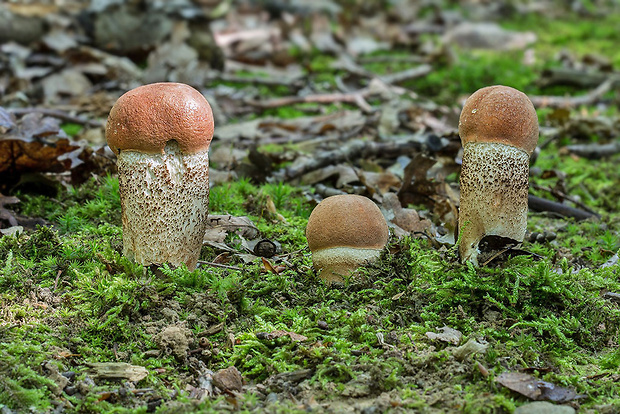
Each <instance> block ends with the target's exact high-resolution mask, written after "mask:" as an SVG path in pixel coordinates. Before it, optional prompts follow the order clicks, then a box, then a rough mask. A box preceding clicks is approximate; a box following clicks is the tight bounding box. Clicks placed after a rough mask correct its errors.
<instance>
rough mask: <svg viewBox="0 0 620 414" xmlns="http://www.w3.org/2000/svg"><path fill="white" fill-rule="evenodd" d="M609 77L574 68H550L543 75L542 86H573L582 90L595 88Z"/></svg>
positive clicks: (601, 73) (604, 74)
mask: <svg viewBox="0 0 620 414" xmlns="http://www.w3.org/2000/svg"><path fill="white" fill-rule="evenodd" d="M608 77H609V74H606V73H603V72H588V71H585V70H579V69H572V68H550V69H545V70H544V71H543V73H542V81H541V84H542V85H541V86H552V85H573V86H577V87H580V88H593V87H596V86H598V85H600V84H601V83H603V82H605V80H606V79H607V78H608Z"/></svg>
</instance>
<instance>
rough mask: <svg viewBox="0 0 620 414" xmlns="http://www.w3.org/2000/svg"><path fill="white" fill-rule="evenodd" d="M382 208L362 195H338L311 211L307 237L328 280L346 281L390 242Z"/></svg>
mask: <svg viewBox="0 0 620 414" xmlns="http://www.w3.org/2000/svg"><path fill="white" fill-rule="evenodd" d="M388 236H389V231H388V226H387V223H386V221H385V218H384V217H383V214H381V210H379V207H377V205H376V204H375V203H373V202H372V201H371V200H370V199H368V198H366V197H362V196H358V195H351V194H347V195H336V196H331V197H327V198H326V199H325V200H323V201H321V202H320V203H319V204H318V205H317V206H316V207H315V208H314V210H312V213H311V214H310V218H309V219H308V226H307V227H306V238H307V239H308V246H309V247H310V251H311V252H312V261H313V262H314V267H315V268H316V269H318V270H320V277H321V279H323V280H325V281H326V282H328V283H334V282H336V283H342V282H344V280H345V278H346V277H348V276H350V275H351V274H352V273H353V272H354V271H355V269H357V268H358V267H359V266H361V265H363V264H364V263H367V262H372V261H374V260H376V259H377V258H378V257H379V255H380V254H381V250H383V248H384V247H385V245H386V243H387V241H388Z"/></svg>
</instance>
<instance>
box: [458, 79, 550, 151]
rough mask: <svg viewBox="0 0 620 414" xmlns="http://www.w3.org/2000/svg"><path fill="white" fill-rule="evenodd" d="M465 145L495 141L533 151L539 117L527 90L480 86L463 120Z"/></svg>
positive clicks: (463, 142) (465, 108)
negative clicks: (525, 91)
mask: <svg viewBox="0 0 620 414" xmlns="http://www.w3.org/2000/svg"><path fill="white" fill-rule="evenodd" d="M459 135H460V136H461V142H462V144H463V146H465V144H467V143H470V142H491V143H500V144H505V145H510V146H513V147H517V148H521V149H522V150H524V151H526V152H527V153H528V154H530V155H531V154H532V152H533V151H534V149H535V148H536V144H537V143H538V117H537V115H536V110H535V109H534V105H533V104H532V101H530V99H529V98H528V97H527V95H525V94H524V93H523V92H520V91H518V90H516V89H514V88H511V87H508V86H502V85H495V86H488V87H486V88H482V89H478V90H477V91H476V92H474V93H473V94H472V95H471V96H470V97H469V98H468V99H467V101H466V102H465V105H464V106H463V110H462V111H461V117H460V119H459Z"/></svg>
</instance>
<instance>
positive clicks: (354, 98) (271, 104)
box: [246, 88, 372, 113]
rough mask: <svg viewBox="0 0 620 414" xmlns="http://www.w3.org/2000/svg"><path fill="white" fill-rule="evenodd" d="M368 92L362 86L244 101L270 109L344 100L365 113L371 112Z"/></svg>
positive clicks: (257, 106)
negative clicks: (342, 91) (367, 98)
mask: <svg viewBox="0 0 620 414" xmlns="http://www.w3.org/2000/svg"><path fill="white" fill-rule="evenodd" d="M369 94H370V92H369V90H368V89H366V88H364V89H360V90H359V91H356V92H350V93H325V94H314V95H306V96H286V97H283V98H275V99H267V100H264V101H254V100H249V101H246V103H247V104H248V105H251V106H254V107H256V108H262V109H271V108H279V107H281V106H287V105H295V104H299V103H335V102H345V103H351V104H355V105H357V106H358V107H359V108H360V109H361V110H362V111H364V112H366V113H370V112H372V107H371V106H370V105H369V104H368V102H366V99H365V98H366V97H367V96H368V95H369Z"/></svg>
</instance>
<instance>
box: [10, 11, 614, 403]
mask: <svg viewBox="0 0 620 414" xmlns="http://www.w3.org/2000/svg"><path fill="white" fill-rule="evenodd" d="M80 3H81V2H72V1H68V2H55V1H33V2H24V4H21V5H19V4H17V3H9V4H7V5H0V7H2V8H3V9H0V11H2V12H3V13H5V14H4V15H3V16H4V17H2V18H4V19H6V18H7V17H6V16H11V17H10V19H11V21H16V22H17V21H18V22H20V23H19V24H20V25H22V26H24V27H26V26H27V25H32V26H27V27H31V29H29V32H28V33H33V30H34V29H32V27H34V28H41V33H40V37H39V38H33V39H29V38H27V39H23V38H20V39H12V38H10V36H9V35H7V34H6V33H3V32H2V30H1V29H0V41H1V43H2V44H0V48H1V49H2V55H1V56H0V87H1V89H2V91H3V92H4V93H3V94H2V95H1V96H2V98H1V99H0V160H1V161H2V163H1V164H0V191H1V192H2V193H1V194H0V231H1V232H2V234H1V235H0V413H2V414H10V413H22V412H28V413H29V412H35V413H39V412H44V413H52V412H53V413H64V412H66V413H73V412H81V413H87V412H88V413H90V412H101V413H108V412H118V413H121V412H132V413H134V412H135V413H142V412H158V413H166V412H170V413H172V412H174V413H178V412H228V411H231V412H233V411H235V412H274V413H275V412H278V413H288V412H291V413H293V412H333V413H347V412H350V413H379V412H390V413H401V412H424V413H427V412H428V413H434V412H437V413H443V412H469V413H482V412H484V413H512V412H515V411H516V412H521V413H538V412H540V413H542V412H545V413H571V412H583V413H617V412H620V374H619V367H620V347H619V338H620V336H619V334H620V272H619V269H620V265H619V264H618V262H619V259H618V255H619V251H620V168H619V167H618V163H619V161H620V155H619V154H620V112H619V111H618V104H619V103H620V93H619V92H618V85H620V53H619V52H618V49H617V44H618V43H619V42H620V31H618V27H619V26H618V25H619V24H620V11H618V10H616V9H614V7H615V2H609V3H607V2H589V1H581V2H579V1H577V2H572V3H571V4H572V5H573V7H572V8H571V9H570V10H564V8H566V6H564V2H559V1H546V2H545V1H541V2H536V3H534V2H491V4H482V3H480V2H477V1H472V2H461V3H459V4H458V5H455V4H454V3H455V2H441V1H437V2H435V1H428V2H424V4H423V5H420V4H418V3H419V2H414V1H411V2H408V1H401V2H398V1H392V2H389V1H384V2H380V1H377V2H363V1H344V0H343V1H340V2H337V1H335V2H330V1H326V2H320V4H319V2H317V3H316V4H315V5H314V6H303V7H302V6H299V5H298V4H297V2H294V1H291V2H282V4H280V3H278V2H261V3H259V2H257V3H256V4H260V5H256V4H255V5H248V4H246V3H243V2H235V3H234V5H235V7H229V8H228V9H226V8H225V7H224V6H220V7H221V8H222V9H218V8H217V7H214V8H211V7H210V4H211V3H214V2H208V1H202V2H201V1H196V2H189V1H188V2H185V3H184V2H178V3H179V4H186V6H187V7H185V8H184V9H182V10H181V11H179V10H168V9H165V7H163V6H161V7H163V8H160V9H158V8H157V7H159V6H156V5H151V6H149V7H152V8H153V9H151V10H147V11H144V10H142V9H136V8H135V7H134V8H132V7H133V6H128V5H127V4H128V2H122V1H120V2H112V1H101V2H99V3H98V6H96V5H95V3H97V2H93V5H91V6H90V8H89V9H87V10H83V7H82V6H80ZM172 3H173V2H171V3H170V4H172ZM263 3H264V4H263ZM59 4H60V5H59ZM153 4H155V3H153ZM219 4H221V5H226V4H228V5H229V6H230V4H231V2H228V1H222V2H219ZM243 4H245V6H243ZM251 4H253V3H251ZM96 7H100V8H103V9H104V10H103V11H100V10H98V9H96ZM170 7H173V6H170ZM179 7H181V6H179ZM181 12H183V13H181ZM192 13H194V14H192ZM201 13H202V14H207V15H208V17H209V19H208V20H209V21H210V23H209V24H207V25H206V29H205V28H204V27H205V24H204V20H200V18H198V17H196V16H199V17H200V16H201ZM147 15H148V16H150V17H149V19H155V21H157V22H158V23H157V24H153V25H151V26H149V25H147V24H146V22H147V20H148V19H147V20H144V19H146V18H145V16H147ZM100 16H109V18H106V19H108V20H105V21H104V18H103V17H100ZM179 16H183V18H181V17H179ZM187 16H192V18H191V19H190V17H187ZM78 17H79V18H78ZM20 19H21V20H20ZM84 22H86V23H84ZM136 22H141V23H144V26H142V25H140V29H139V30H138V29H136V31H131V32H130V36H135V37H138V38H139V37H140V36H146V37H147V38H151V39H157V41H156V42H155V43H153V44H151V45H142V46H140V47H137V46H135V45H132V44H131V40H132V39H128V38H121V37H114V36H113V35H114V34H115V33H116V34H118V36H121V35H120V34H122V33H128V31H127V30H125V29H123V28H122V27H121V28H118V27H116V28H115V26H113V24H118V25H123V24H127V25H130V26H132V25H133V27H137V26H136ZM201 22H202V23H201ZM200 24H202V25H200ZM81 25H83V26H81ZM195 25H199V27H200V28H202V29H198V28H197V27H198V26H195ZM20 27H21V26H20ZM147 27H151V28H153V27H157V28H158V29H157V30H158V32H156V33H151V32H149V33H147V34H146V35H145V34H144V33H141V32H140V30H147V29H145V28H147ZM106 28H107V29H106ZM166 28H167V29H166ZM106 30H107V31H106ZM201 30H202V31H201ZM102 31H103V32H102ZM160 31H161V32H160ZM18 32H19V31H18V30H17V29H15V31H14V33H17V34H18ZM19 33H21V32H19ZM196 33H198V34H202V36H199V35H195V36H194V34H196ZM17 34H15V36H17ZM7 36H9V37H7ZM205 39H206V40H205ZM200 42H203V43H200ZM110 45H112V46H110ZM203 52H204V53H203ZM221 66H223V67H224V68H225V69H222V67H221ZM165 80H169V81H181V82H185V83H189V84H191V85H193V86H194V87H196V88H198V89H199V90H200V91H201V92H203V93H204V94H205V96H206V97H207V99H208V100H209V101H210V102H211V104H212V107H213V109H214V113H215V120H216V127H215V137H214V139H213V142H212V144H211V149H210V170H211V173H210V180H211V186H212V187H211V190H210V214H211V225H210V229H209V231H208V233H207V235H206V236H205V240H204V245H203V248H202V252H201V261H200V265H199V266H198V268H197V269H196V270H193V271H190V270H188V269H187V268H185V267H180V268H174V267H171V266H168V265H163V266H146V267H145V266H142V265H138V264H135V263H132V262H131V261H130V260H128V259H127V258H125V257H124V256H123V254H122V251H123V246H122V222H121V207H120V206H121V203H120V195H119V182H118V178H117V175H116V170H115V166H114V161H115V160H114V156H113V154H112V152H111V151H110V150H109V149H108V148H106V146H105V138H104V127H103V125H104V123H105V119H106V117H107V113H108V111H109V109H110V108H111V106H112V104H113V103H114V102H115V100H116V99H117V98H118V97H119V96H120V95H121V94H122V93H124V92H125V91H126V90H128V89H131V88H133V87H135V86H138V85H140V84H143V83H149V82H153V81H165ZM494 84H504V85H508V86H512V87H514V88H517V89H519V90H521V91H523V92H525V93H526V94H527V95H528V96H530V98H531V100H532V101H533V103H534V104H535V106H536V109H537V114H538V117H539V124H540V139H539V142H538V144H539V145H538V149H537V150H536V151H535V153H534V155H533V157H532V160H531V166H530V194H531V195H532V196H534V197H538V198H541V199H543V200H547V201H550V202H552V203H551V204H545V205H543V206H541V205H540V204H538V206H537V207H536V208H533V206H532V204H530V212H529V214H528V231H527V234H526V240H525V241H524V242H523V244H522V245H521V246H519V247H518V248H513V249H510V250H508V251H505V252H503V253H502V254H500V255H495V256H493V257H488V258H487V259H488V260H485V261H484V262H481V266H480V267H477V268H476V267H474V266H472V265H471V264H461V263H460V261H459V257H458V246H457V244H455V240H454V233H455V229H456V227H457V221H456V220H457V209H458V181H459V171H460V160H461V156H462V150H461V144H460V139H459V137H458V133H457V125H458V117H459V114H460V110H461V107H462V104H463V102H464V100H465V98H466V97H467V96H468V95H470V94H471V93H473V92H474V91H476V90H477V89H479V88H481V87H484V86H488V85H494ZM345 193H355V194H361V195H364V196H367V197H370V198H371V199H372V200H373V201H375V202H376V203H377V205H378V206H379V207H380V208H381V210H382V212H383V214H384V216H385V217H386V220H387V221H388V224H389V226H390V239H389V242H388V246H387V247H386V248H385V249H384V251H383V252H382V254H381V257H380V258H379V259H378V261H376V262H375V263H372V264H369V265H367V266H364V267H363V268H361V269H360V270H359V272H358V274H357V275H356V276H355V277H352V278H351V279H350V280H348V281H347V283H345V284H344V285H343V286H334V285H331V286H330V285H327V284H325V283H324V282H323V281H322V280H321V279H320V277H319V276H318V274H317V272H316V271H315V270H314V269H313V267H312V257H311V254H310V252H309V250H308V247H307V241H306V237H305V227H306V224H307V221H308V217H309V215H310V213H311V211H312V209H313V208H314V207H315V206H316V205H317V203H318V202H319V201H320V200H322V199H323V198H325V197H326V196H329V195H332V194H345ZM394 200H396V203H395V202H394ZM399 201H400V202H399ZM530 202H531V203H532V200H531V201H530ZM261 240H267V241H268V242H267V243H268V245H269V246H272V247H273V248H274V250H273V251H271V252H269V253H268V254H266V253H261V254H258V253H257V252H256V251H255V248H254V247H255V245H256V243H257V242H258V241H261ZM519 410H520V411H519ZM537 410H538V411H537ZM543 410H548V411H543Z"/></svg>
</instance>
